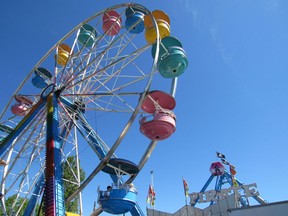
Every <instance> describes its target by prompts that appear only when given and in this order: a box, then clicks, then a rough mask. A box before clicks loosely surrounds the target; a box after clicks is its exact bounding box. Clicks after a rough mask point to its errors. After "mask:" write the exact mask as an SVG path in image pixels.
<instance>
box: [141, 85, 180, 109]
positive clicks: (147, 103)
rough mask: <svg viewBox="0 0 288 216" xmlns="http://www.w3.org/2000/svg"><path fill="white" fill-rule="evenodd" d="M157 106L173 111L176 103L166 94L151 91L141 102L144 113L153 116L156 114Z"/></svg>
mask: <svg viewBox="0 0 288 216" xmlns="http://www.w3.org/2000/svg"><path fill="white" fill-rule="evenodd" d="M155 103H156V104H155ZM157 106H159V107H161V108H164V109H168V110H173V109H174V108H175V106H176V101H175V99H174V97H172V95H170V94H168V93H166V92H163V91H159V90H155V91H151V92H149V93H148V95H147V96H146V98H145V99H144V100H143V102H142V105H141V108H142V109H143V110H144V111H145V112H147V113H151V114H153V113H155V112H156V110H157Z"/></svg>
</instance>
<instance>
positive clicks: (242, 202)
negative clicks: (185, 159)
mask: <svg viewBox="0 0 288 216" xmlns="http://www.w3.org/2000/svg"><path fill="white" fill-rule="evenodd" d="M217 154H220V153H217ZM220 155H222V154H220ZM221 160H222V161H223V162H224V164H226V165H228V166H229V172H228V171H227V170H226V169H225V167H224V165H223V164H222V163H221V162H214V163H212V164H211V166H210V169H209V170H210V172H211V175H210V177H209V178H208V180H207V181H206V183H205V184H204V186H203V188H202V189H201V190H200V192H199V193H191V194H189V196H190V204H191V206H195V205H196V204H197V203H204V202H206V203H210V206H211V205H213V204H215V203H216V202H217V201H219V200H221V199H226V198H228V197H229V196H230V195H233V196H234V198H235V206H234V207H235V208H239V207H245V206H250V202H249V200H248V197H252V198H254V200H255V201H256V202H257V203H258V204H260V205H265V204H267V202H266V201H265V200H264V199H263V198H261V197H260V195H259V192H258V191H256V189H255V187H256V184H249V185H244V184H243V183H242V182H241V181H239V180H238V179H236V177H235V174H236V171H235V167H234V166H233V165H232V164H230V163H229V162H228V161H227V160H226V159H224V158H221ZM213 179H214V180H215V186H214V190H207V188H208V187H209V185H210V184H212V182H213ZM224 185H226V186H227V185H228V186H229V188H223V186H224Z"/></svg>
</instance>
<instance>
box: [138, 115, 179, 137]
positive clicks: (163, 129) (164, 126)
mask: <svg viewBox="0 0 288 216" xmlns="http://www.w3.org/2000/svg"><path fill="white" fill-rule="evenodd" d="M175 130H176V117H175V115H174V113H173V112H172V111H169V112H167V113H156V114H154V115H153V117H152V119H151V120H148V118H147V116H144V117H142V118H141V119H140V131H141V133H142V134H144V135H145V136H146V137H148V138H149V139H151V140H164V139H166V138H168V137H170V136H171V135H172V134H173V133H174V132H175Z"/></svg>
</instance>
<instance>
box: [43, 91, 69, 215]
mask: <svg viewBox="0 0 288 216" xmlns="http://www.w3.org/2000/svg"><path fill="white" fill-rule="evenodd" d="M58 126H59V122H58V106H57V98H56V96H55V95H53V93H51V94H50V95H49V96H48V98H47V134H46V136H47V137H46V169H45V191H44V209H45V210H44V212H45V215H46V216H65V206H64V191H63V183H62V167H61V153H60V142H59V131H58Z"/></svg>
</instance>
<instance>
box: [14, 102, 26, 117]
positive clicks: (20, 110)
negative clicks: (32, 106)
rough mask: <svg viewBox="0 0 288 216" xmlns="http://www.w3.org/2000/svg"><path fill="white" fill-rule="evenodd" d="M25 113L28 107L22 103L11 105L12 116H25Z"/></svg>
mask: <svg viewBox="0 0 288 216" xmlns="http://www.w3.org/2000/svg"><path fill="white" fill-rule="evenodd" d="M27 111H28V106H27V105H25V104H23V103H17V104H14V105H12V107H11V112H12V113H13V114H14V115H18V116H25V115H26V114H27Z"/></svg>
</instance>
